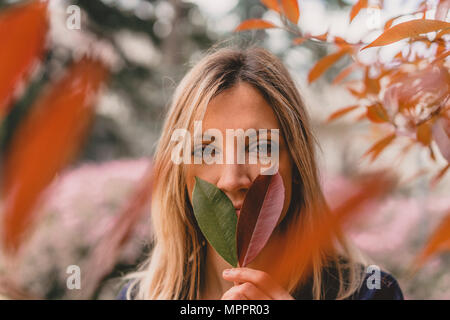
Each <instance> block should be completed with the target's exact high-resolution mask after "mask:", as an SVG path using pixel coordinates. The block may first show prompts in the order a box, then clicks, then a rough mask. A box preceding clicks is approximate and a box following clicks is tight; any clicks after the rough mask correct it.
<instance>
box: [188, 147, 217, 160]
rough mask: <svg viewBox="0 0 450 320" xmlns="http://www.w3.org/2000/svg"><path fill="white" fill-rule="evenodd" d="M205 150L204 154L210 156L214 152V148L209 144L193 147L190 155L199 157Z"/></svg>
mask: <svg viewBox="0 0 450 320" xmlns="http://www.w3.org/2000/svg"><path fill="white" fill-rule="evenodd" d="M205 151H206V155H211V156H214V155H215V153H216V149H215V148H213V147H212V146H211V145H203V146H202V147H197V148H195V149H194V151H192V155H193V156H196V157H200V158H201V157H202V156H203V155H204V154H205Z"/></svg>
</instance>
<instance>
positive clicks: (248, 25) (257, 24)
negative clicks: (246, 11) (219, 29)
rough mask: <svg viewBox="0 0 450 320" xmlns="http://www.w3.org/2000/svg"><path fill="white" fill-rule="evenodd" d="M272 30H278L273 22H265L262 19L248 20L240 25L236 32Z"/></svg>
mask: <svg viewBox="0 0 450 320" xmlns="http://www.w3.org/2000/svg"><path fill="white" fill-rule="evenodd" d="M270 28H278V27H277V26H276V25H274V24H273V23H272V22H269V21H265V20H262V19H248V20H245V21H243V22H242V23H241V24H240V25H238V26H237V27H236V29H235V30H234V31H235V32H236V31H243V30H252V29H270Z"/></svg>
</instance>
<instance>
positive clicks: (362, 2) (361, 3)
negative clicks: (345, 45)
mask: <svg viewBox="0 0 450 320" xmlns="http://www.w3.org/2000/svg"><path fill="white" fill-rule="evenodd" d="M368 5H369V2H368V1H367V0H358V2H357V3H355V5H354V6H353V7H352V11H351V12H350V23H351V22H352V21H353V19H355V17H356V16H357V15H358V13H359V12H360V11H361V10H362V9H364V8H367V6H368Z"/></svg>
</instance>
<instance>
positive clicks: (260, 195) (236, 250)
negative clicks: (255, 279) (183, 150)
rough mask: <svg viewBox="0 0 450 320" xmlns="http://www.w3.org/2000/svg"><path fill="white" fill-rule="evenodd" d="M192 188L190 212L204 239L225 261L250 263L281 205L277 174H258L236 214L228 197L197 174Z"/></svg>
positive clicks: (281, 186)
mask: <svg viewBox="0 0 450 320" xmlns="http://www.w3.org/2000/svg"><path fill="white" fill-rule="evenodd" d="M195 179H196V183H195V186H194V191H193V197H192V199H193V207H194V215H195V217H196V219H197V223H198V225H199V227H200V229H201V231H202V233H203V234H204V236H205V238H206V239H207V240H208V242H209V243H210V244H211V245H212V246H213V247H214V249H215V250H216V251H217V253H219V254H220V255H221V256H222V257H223V258H224V259H225V260H226V261H227V262H228V263H230V264H231V265H232V266H233V267H237V265H238V262H239V265H240V266H241V267H244V266H246V265H248V264H249V263H251V262H252V261H253V260H254V259H255V258H256V256H257V255H258V254H259V253H260V252H261V250H262V249H263V248H264V246H265V245H266V243H267V241H268V240H269V238H270V235H271V234H272V232H273V230H274V229H275V227H276V225H277V222H278V220H279V218H280V215H281V212H282V210H283V205H284V197H285V195H284V193H285V190H284V185H283V179H282V178H281V176H280V174H279V173H277V174H275V175H260V176H258V177H257V178H256V179H255V181H254V182H253V184H252V185H251V186H250V188H249V190H248V191H247V194H246V196H245V199H244V203H243V206H242V209H241V213H240V215H239V218H238V217H237V215H236V211H235V209H234V207H233V204H232V202H231V200H230V199H229V198H228V197H227V196H226V194H225V193H224V192H223V191H222V190H220V189H219V188H217V187H216V186H215V185H213V184H211V183H208V182H206V181H204V180H202V179H200V178H198V177H196V178H195Z"/></svg>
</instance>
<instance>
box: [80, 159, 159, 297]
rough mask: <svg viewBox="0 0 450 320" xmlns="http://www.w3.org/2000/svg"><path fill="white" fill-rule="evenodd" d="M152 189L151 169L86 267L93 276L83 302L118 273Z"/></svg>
mask: <svg viewBox="0 0 450 320" xmlns="http://www.w3.org/2000/svg"><path fill="white" fill-rule="evenodd" d="M152 189H153V170H152V167H151V166H149V168H148V169H147V172H146V173H145V175H144V176H143V177H142V179H141V180H140V181H139V184H138V185H137V186H136V189H135V191H134V192H133V193H132V195H131V197H130V200H129V201H128V202H127V203H126V204H125V206H124V207H123V208H121V209H120V212H119V213H118V215H117V218H115V220H114V222H113V223H112V225H111V228H110V229H109V230H108V231H107V232H105V234H104V235H103V236H102V238H101V240H100V242H99V243H98V244H97V245H96V246H95V247H94V248H93V250H92V253H91V254H90V256H89V258H88V265H87V266H86V270H90V272H89V273H87V274H86V276H85V277H83V282H82V287H83V290H82V292H80V295H82V297H81V296H80V298H83V297H84V298H86V297H90V296H92V294H93V293H94V292H95V289H97V288H98V285H99V283H100V281H101V280H102V279H104V277H105V276H107V275H108V274H109V273H111V271H112V270H113V269H114V266H115V265H116V263H117V259H118V258H119V255H120V254H121V252H122V251H121V249H122V248H123V247H124V246H125V245H126V244H127V240H128V239H129V237H130V235H132V231H133V228H134V227H135V226H136V224H137V223H138V222H139V220H140V218H141V217H142V215H143V214H144V213H145V212H146V210H145V209H146V206H147V205H148V204H149V203H150V200H151V195H152Z"/></svg>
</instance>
